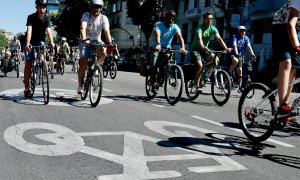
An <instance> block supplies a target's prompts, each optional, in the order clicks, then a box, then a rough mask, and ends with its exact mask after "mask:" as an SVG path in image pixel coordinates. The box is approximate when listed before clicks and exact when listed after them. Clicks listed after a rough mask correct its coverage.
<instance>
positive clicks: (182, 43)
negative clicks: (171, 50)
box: [176, 32, 186, 53]
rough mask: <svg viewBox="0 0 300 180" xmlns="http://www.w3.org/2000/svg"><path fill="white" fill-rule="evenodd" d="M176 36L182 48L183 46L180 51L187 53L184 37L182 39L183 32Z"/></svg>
mask: <svg viewBox="0 0 300 180" xmlns="http://www.w3.org/2000/svg"><path fill="white" fill-rule="evenodd" d="M176 35H177V38H178V39H179V41H180V46H181V49H180V50H181V51H183V52H184V53H186V50H185V44H184V39H183V37H182V34H181V32H177V33H176Z"/></svg>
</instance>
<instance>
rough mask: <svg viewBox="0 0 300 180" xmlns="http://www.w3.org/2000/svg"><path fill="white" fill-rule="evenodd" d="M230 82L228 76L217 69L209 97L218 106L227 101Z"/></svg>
mask: <svg viewBox="0 0 300 180" xmlns="http://www.w3.org/2000/svg"><path fill="white" fill-rule="evenodd" d="M231 89H232V87H231V80H230V77H229V74H228V73H227V72H226V71H224V70H220V69H217V70H216V72H215V75H214V78H213V81H212V84H211V95H212V98H213V100H214V101H215V103H216V104H218V105H219V106H223V105H224V104H226V103H227V101H228V100H229V97H230V94H231Z"/></svg>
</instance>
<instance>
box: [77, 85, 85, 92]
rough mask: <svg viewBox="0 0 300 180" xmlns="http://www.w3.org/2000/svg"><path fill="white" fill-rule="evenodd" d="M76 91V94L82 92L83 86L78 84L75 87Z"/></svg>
mask: <svg viewBox="0 0 300 180" xmlns="http://www.w3.org/2000/svg"><path fill="white" fill-rule="evenodd" d="M77 93H78V94H83V93H84V92H83V87H82V86H78V87H77Z"/></svg>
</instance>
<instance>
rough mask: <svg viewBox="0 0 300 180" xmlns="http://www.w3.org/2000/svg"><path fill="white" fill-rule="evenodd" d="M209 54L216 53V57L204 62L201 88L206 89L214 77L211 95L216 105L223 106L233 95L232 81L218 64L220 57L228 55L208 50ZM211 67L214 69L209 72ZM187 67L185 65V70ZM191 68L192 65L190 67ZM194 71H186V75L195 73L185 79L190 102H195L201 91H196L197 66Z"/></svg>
mask: <svg viewBox="0 0 300 180" xmlns="http://www.w3.org/2000/svg"><path fill="white" fill-rule="evenodd" d="M208 52H210V53H214V54H215V56H214V58H213V60H212V61H202V63H203V67H202V70H201V78H200V87H201V88H202V87H205V86H206V83H207V81H208V78H210V77H213V78H212V79H211V95H212V98H213V100H214V102H215V103H216V104H218V105H219V106H223V105H224V104H225V103H227V101H228V100H229V97H230V94H231V80H230V77H229V74H228V73H227V72H226V71H224V70H222V69H221V68H220V67H219V66H218V63H219V62H217V57H219V59H220V56H221V55H222V54H224V53H227V52H226V51H225V50H224V51H215V50H210V49H208ZM209 65H212V68H211V69H210V70H209V71H208V72H206V71H207V68H208V67H209ZM185 66H186V65H184V69H186V68H185ZM190 66H191V65H190ZM192 66H194V69H193V70H192V71H190V72H189V71H185V74H190V73H191V72H192V73H193V74H192V75H187V76H186V77H185V92H186V95H187V97H188V98H189V99H190V100H195V99H196V98H197V97H198V96H199V94H200V93H201V91H197V90H196V84H195V71H196V68H195V65H192Z"/></svg>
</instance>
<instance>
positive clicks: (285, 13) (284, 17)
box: [273, 0, 300, 26]
mask: <svg viewBox="0 0 300 180" xmlns="http://www.w3.org/2000/svg"><path fill="white" fill-rule="evenodd" d="M290 7H292V8H294V9H296V10H297V11H298V13H299V15H300V1H299V0H289V1H288V3H286V4H285V5H284V6H282V7H281V8H280V9H279V10H278V11H277V12H276V13H275V15H274V17H273V24H286V23H287V22H288V19H289V15H290V12H289V9H288V8H290ZM299 17H300V16H299ZM297 24H298V26H299V24H300V19H299V18H298V23H297Z"/></svg>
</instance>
